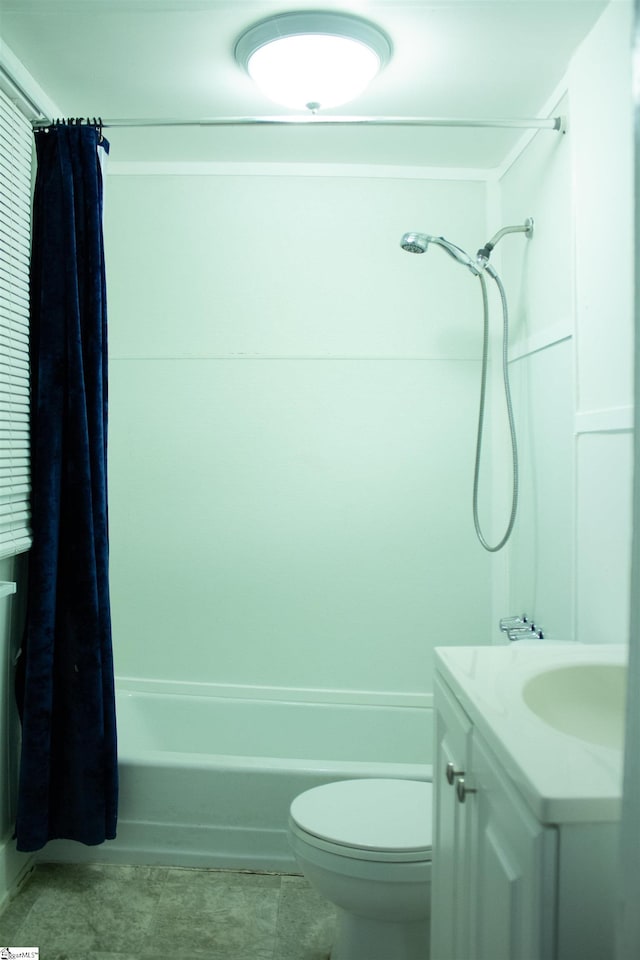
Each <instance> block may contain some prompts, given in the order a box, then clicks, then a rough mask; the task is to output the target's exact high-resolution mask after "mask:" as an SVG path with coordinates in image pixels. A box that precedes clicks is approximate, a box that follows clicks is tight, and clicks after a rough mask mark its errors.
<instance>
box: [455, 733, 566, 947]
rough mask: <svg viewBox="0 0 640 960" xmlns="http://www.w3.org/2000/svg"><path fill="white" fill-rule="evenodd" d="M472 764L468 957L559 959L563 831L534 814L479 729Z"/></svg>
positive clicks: (467, 802) (468, 797) (466, 800)
mask: <svg viewBox="0 0 640 960" xmlns="http://www.w3.org/2000/svg"><path fill="white" fill-rule="evenodd" d="M472 761H473V778H472V780H471V781H470V782H469V784H468V785H469V786H470V787H471V788H473V789H474V790H475V792H474V793H469V794H468V795H467V796H466V798H465V799H464V802H463V804H462V805H463V806H468V807H469V808H471V807H473V808H475V810H474V820H475V823H474V827H475V830H474V832H475V834H476V836H475V845H474V846H475V849H474V852H473V856H472V863H471V864H470V871H471V878H472V879H471V890H470V908H471V945H472V951H471V953H470V954H469V955H468V956H469V957H471V958H472V960H553V957H554V956H555V941H554V930H555V899H556V857H557V831H556V829H555V828H554V827H544V826H542V824H540V823H539V822H538V821H537V820H536V819H535V817H534V816H533V815H532V814H531V813H530V811H529V809H528V808H527V807H526V805H525V803H524V801H523V800H522V799H521V797H520V796H519V795H518V794H517V792H516V791H515V789H514V788H513V786H512V785H511V783H510V782H509V781H507V779H506V776H505V774H504V773H503V771H502V768H501V766H500V765H499V763H498V761H497V760H496V759H495V757H494V756H493V754H492V752H491V751H490V749H489V748H488V747H487V745H486V744H485V743H484V741H483V740H482V738H481V737H480V736H479V735H478V733H477V732H476V731H474V734H473V744H472ZM466 957H467V954H460V956H459V957H458V958H457V960H466Z"/></svg>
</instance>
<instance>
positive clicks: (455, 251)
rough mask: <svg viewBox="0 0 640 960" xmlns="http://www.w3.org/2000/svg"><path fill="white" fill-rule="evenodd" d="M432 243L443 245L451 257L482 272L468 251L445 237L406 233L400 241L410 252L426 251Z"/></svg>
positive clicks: (403, 247) (472, 269)
mask: <svg viewBox="0 0 640 960" xmlns="http://www.w3.org/2000/svg"><path fill="white" fill-rule="evenodd" d="M430 243H435V244H437V245H438V246H439V247H442V249H443V250H446V251H447V253H448V254H449V256H450V257H453V259H454V260H457V261H458V263H461V264H462V265H463V266H465V267H468V268H469V270H471V272H472V273H473V274H475V275H476V276H477V275H478V273H479V272H480V271H479V270H478V268H477V267H476V265H475V263H474V261H473V260H472V259H471V257H470V256H469V254H468V253H465V251H464V250H463V249H462V248H461V247H458V246H456V244H455V243H451V241H450V240H446V239H445V238H444V237H432V236H430V234H428V233H405V234H404V236H403V238H402V240H401V241H400V246H401V247H402V249H403V250H406V251H407V252H408V253H426V250H427V247H428V246H429V244H430Z"/></svg>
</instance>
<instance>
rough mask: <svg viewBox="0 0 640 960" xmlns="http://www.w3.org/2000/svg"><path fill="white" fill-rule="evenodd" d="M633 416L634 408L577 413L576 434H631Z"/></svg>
mask: <svg viewBox="0 0 640 960" xmlns="http://www.w3.org/2000/svg"><path fill="white" fill-rule="evenodd" d="M633 416H634V414H633V406H627V407H609V408H607V409H602V410H584V411H582V412H578V413H576V418H575V434H576V436H579V435H580V434H583V433H627V432H631V431H632V430H633Z"/></svg>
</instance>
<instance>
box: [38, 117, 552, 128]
mask: <svg viewBox="0 0 640 960" xmlns="http://www.w3.org/2000/svg"><path fill="white" fill-rule="evenodd" d="M54 122H55V121H53V120H47V119H43V118H40V119H38V120H34V121H33V127H34V129H42V128H43V127H48V126H51V124H52V123H54ZM99 122H100V125H101V126H102V128H103V129H106V128H107V127H247V126H287V125H291V126H296V125H297V126H304V125H313V124H315V125H320V126H362V127H401V126H405V127H409V126H411V127H504V128H522V129H539V130H557V131H559V132H561V133H563V132H564V130H565V118H564V117H546V118H539V117H532V118H525V119H475V118H467V119H464V118H460V117H384V116H382V117H358V116H354V117H352V116H346V117H323V116H318V115H317V114H313V115H310V116H308V115H306V114H305V115H302V116H282V117H280V116H274V117H271V116H268V117H204V118H203V119H201V120H180V119H177V118H173V119H171V118H167V119H151V118H147V119H127V118H125V119H117V120H103V119H102V118H101V119H100V121H99Z"/></svg>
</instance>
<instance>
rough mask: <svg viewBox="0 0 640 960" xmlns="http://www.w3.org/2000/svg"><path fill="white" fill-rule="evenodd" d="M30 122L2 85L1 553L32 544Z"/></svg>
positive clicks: (0, 297) (0, 266) (21, 548)
mask: <svg viewBox="0 0 640 960" xmlns="http://www.w3.org/2000/svg"><path fill="white" fill-rule="evenodd" d="M32 142H33V134H32V132H31V124H30V123H29V121H28V120H27V119H26V117H25V116H24V115H23V114H22V113H21V112H20V111H19V110H18V109H17V107H16V106H15V105H14V104H13V103H12V102H11V100H9V99H8V98H7V97H6V96H5V95H4V93H3V92H2V91H0V557H8V556H12V555H13V554H16V553H22V552H23V551H24V550H28V549H29V547H30V546H31V527H30V519H31V513H30V503H29V498H30V489H31V486H30V458H29V255H30V245H31V244H30V236H31V151H32Z"/></svg>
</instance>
